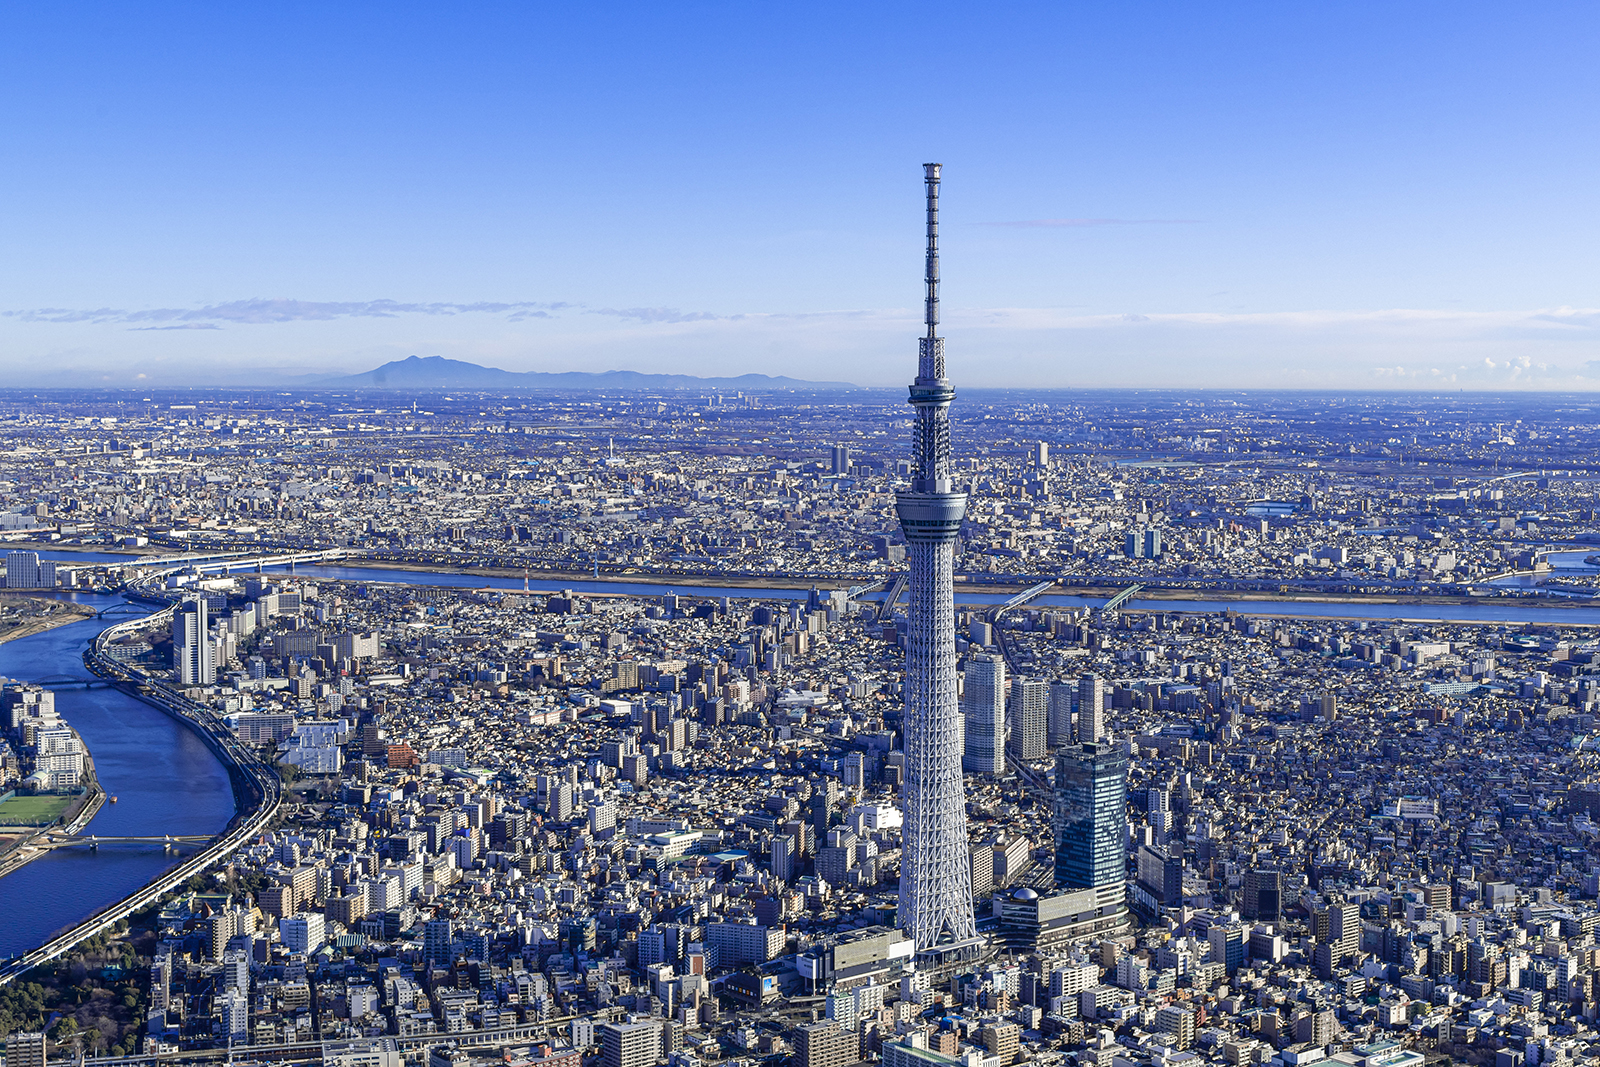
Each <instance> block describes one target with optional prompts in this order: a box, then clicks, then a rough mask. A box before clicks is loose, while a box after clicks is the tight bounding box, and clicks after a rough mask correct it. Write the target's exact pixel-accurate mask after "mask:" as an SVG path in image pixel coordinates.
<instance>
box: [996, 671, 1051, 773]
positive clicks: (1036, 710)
mask: <svg viewBox="0 0 1600 1067" xmlns="http://www.w3.org/2000/svg"><path fill="white" fill-rule="evenodd" d="M1049 703H1050V684H1049V683H1048V682H1045V681H1042V680H1039V679H1033V678H1013V679H1011V698H1010V700H1009V701H1008V702H1007V708H1006V719H1007V730H1008V731H1009V735H1008V737H1007V739H1006V748H1007V750H1008V751H1009V752H1010V753H1011V758H1012V759H1014V760H1016V761H1017V762H1018V763H1032V762H1034V761H1036V760H1042V759H1044V757H1045V749H1046V748H1047V747H1048V746H1047V744H1046V741H1047V728H1048V727H1047V721H1046V717H1047V712H1048V708H1049Z"/></svg>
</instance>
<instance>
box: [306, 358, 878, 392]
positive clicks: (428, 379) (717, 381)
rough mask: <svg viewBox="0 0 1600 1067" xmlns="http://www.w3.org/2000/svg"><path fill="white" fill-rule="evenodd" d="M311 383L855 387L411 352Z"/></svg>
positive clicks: (495, 386) (357, 385) (505, 386)
mask: <svg viewBox="0 0 1600 1067" xmlns="http://www.w3.org/2000/svg"><path fill="white" fill-rule="evenodd" d="M307 384H310V385H314V386H316V387H318V388H336V389H549V390H568V391H582V390H589V389H609V390H625V389H638V390H648V389H734V390H746V391H763V390H773V389H807V390H810V389H854V388H856V387H855V386H853V385H851V384H850V383H849V382H807V381H801V380H800V379H798V378H782V377H779V378H774V377H772V376H771V375H768V374H741V375H739V377H737V378H696V377H695V376H694V375H692V374H641V373H640V372H638V371H632V370H608V371H600V372H598V373H596V372H591V371H563V372H561V373H557V374H552V373H549V372H546V371H523V372H520V373H519V372H516V371H508V370H501V369H500V368H498V367H480V366H478V365H477V364H476V363H465V362H463V361H461V360H459V359H445V358H444V357H443V356H411V357H409V358H407V359H397V360H395V361H393V362H391V363H385V364H384V365H383V366H381V367H378V368H376V369H375V370H369V371H366V372H365V373H362V374H350V375H345V376H343V377H338V378H319V379H316V380H315V381H312V382H309V383H307Z"/></svg>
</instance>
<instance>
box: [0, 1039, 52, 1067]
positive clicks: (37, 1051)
mask: <svg viewBox="0 0 1600 1067" xmlns="http://www.w3.org/2000/svg"><path fill="white" fill-rule="evenodd" d="M6 1067H45V1038H44V1034H43V1033H40V1032H37V1031H26V1030H18V1031H16V1032H15V1033H11V1034H8V1035H6Z"/></svg>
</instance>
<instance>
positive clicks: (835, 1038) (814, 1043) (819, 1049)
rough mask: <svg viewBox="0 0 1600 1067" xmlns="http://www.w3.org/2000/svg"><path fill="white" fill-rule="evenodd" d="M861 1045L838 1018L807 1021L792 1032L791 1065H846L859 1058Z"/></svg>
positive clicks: (807, 1066)
mask: <svg viewBox="0 0 1600 1067" xmlns="http://www.w3.org/2000/svg"><path fill="white" fill-rule="evenodd" d="M860 1046H861V1042H860V1040H859V1039H858V1038H857V1037H856V1035H855V1033H854V1032H853V1031H849V1030H846V1029H844V1028H843V1027H841V1026H840V1025H839V1024H838V1023H837V1022H834V1021H832V1020H824V1021H822V1022H815V1023H809V1024H807V1025H804V1026H800V1027H798V1028H797V1029H796V1030H795V1032H794V1067H845V1065H846V1064H850V1063H855V1062H856V1061H857V1060H858V1059H860V1058H861V1056H860Z"/></svg>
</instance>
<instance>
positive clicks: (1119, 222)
mask: <svg viewBox="0 0 1600 1067" xmlns="http://www.w3.org/2000/svg"><path fill="white" fill-rule="evenodd" d="M1198 221H1199V220H1198V219H1017V220H1015V221H1011V222H980V223H978V224H977V225H979V226H1009V227H1013V228H1016V229H1025V230H1050V229H1070V228H1074V227H1081V226H1192V225H1194V224H1195V223H1197V222H1198Z"/></svg>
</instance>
